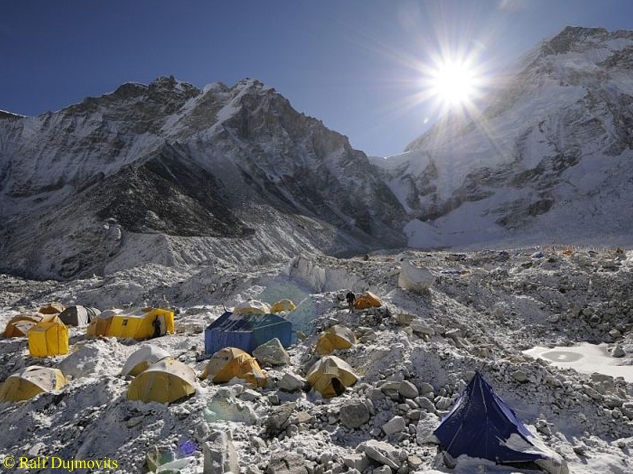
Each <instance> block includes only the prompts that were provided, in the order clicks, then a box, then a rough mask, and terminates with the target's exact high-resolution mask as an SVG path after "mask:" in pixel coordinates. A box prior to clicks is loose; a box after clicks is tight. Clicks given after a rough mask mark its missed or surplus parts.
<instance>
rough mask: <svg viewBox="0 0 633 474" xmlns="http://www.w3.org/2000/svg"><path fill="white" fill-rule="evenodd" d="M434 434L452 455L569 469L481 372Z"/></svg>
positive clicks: (551, 468)
mask: <svg viewBox="0 0 633 474" xmlns="http://www.w3.org/2000/svg"><path fill="white" fill-rule="evenodd" d="M433 434H434V435H435V436H436V437H437V438H438V440H439V442H440V444H441V445H442V446H443V447H444V449H445V450H446V451H447V452H448V454H450V455H451V456H452V457H453V458H457V457H459V456H461V455H463V454H465V455H467V456H469V457H473V458H483V459H488V460H490V461H494V462H497V463H499V464H512V463H530V462H535V463H536V464H538V465H541V467H543V468H545V469H547V470H548V471H550V472H566V466H561V465H560V464H559V462H560V460H559V459H556V458H557V455H555V454H554V453H550V452H549V450H548V449H547V448H545V447H544V446H542V445H541V443H540V442H539V441H538V440H537V439H536V438H535V437H534V435H533V434H532V433H531V432H530V431H529V430H528V429H527V428H526V427H525V425H524V424H523V423H521V421H520V420H519V419H518V418H517V416H516V414H515V413H514V411H513V410H512V409H511V408H510V407H508V405H506V404H505V402H504V401H503V400H502V399H501V398H499V397H498V396H497V395H496V394H495V393H494V391H493V390H492V387H491V386H490V384H488V382H486V381H485V380H484V378H483V377H482V376H481V374H480V373H479V372H476V373H475V376H474V377H473V379H472V380H471V381H470V383H469V384H468V386H467V387H466V389H465V390H464V393H463V394H462V396H461V397H460V398H459V399H458V400H457V401H456V402H455V404H454V406H453V408H452V409H451V411H450V412H449V413H448V414H447V415H446V416H445V417H444V418H443V419H442V422H441V424H440V426H439V427H438V428H437V429H436V430H435V431H434V433H433ZM543 461H546V462H543ZM552 463H553V465H554V466H555V467H552V466H553V465H552Z"/></svg>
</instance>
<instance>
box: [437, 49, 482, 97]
mask: <svg viewBox="0 0 633 474" xmlns="http://www.w3.org/2000/svg"><path fill="white" fill-rule="evenodd" d="M475 88H476V80H475V75H474V72H473V70H472V68H471V67H470V66H469V64H467V63H466V62H465V61H457V60H447V61H444V62H442V63H440V64H439V65H438V67H437V69H436V70H435V71H433V73H432V74H431V93H432V94H433V95H436V96H437V97H438V98H439V99H440V100H441V101H442V102H444V103H446V104H448V105H464V104H465V103H467V102H470V101H471V100H472V99H473V94H474V92H475Z"/></svg>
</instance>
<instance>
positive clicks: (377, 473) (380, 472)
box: [371, 466, 391, 474]
mask: <svg viewBox="0 0 633 474" xmlns="http://www.w3.org/2000/svg"><path fill="white" fill-rule="evenodd" d="M371 472H372V474H391V468H390V467H389V466H380V467H376V468H374V469H373V470H372V471H371Z"/></svg>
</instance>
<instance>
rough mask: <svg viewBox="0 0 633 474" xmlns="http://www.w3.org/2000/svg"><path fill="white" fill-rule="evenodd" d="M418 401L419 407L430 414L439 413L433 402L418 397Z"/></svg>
mask: <svg viewBox="0 0 633 474" xmlns="http://www.w3.org/2000/svg"><path fill="white" fill-rule="evenodd" d="M416 401H417V402H418V405H420V408H421V409H422V410H424V411H426V412H428V413H437V408H435V405H434V404H433V402H432V401H431V400H429V399H428V398H426V397H418V398H416Z"/></svg>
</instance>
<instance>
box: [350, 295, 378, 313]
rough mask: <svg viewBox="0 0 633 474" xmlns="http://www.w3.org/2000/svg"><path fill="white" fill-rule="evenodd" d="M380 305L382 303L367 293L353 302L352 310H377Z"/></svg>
mask: <svg viewBox="0 0 633 474" xmlns="http://www.w3.org/2000/svg"><path fill="white" fill-rule="evenodd" d="M381 305H382V301H380V298H378V297H377V296H376V295H375V294H373V293H372V292H371V291H367V292H365V293H363V294H361V295H358V296H357V297H356V301H355V302H354V308H356V309H367V308H377V307H379V306H381Z"/></svg>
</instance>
